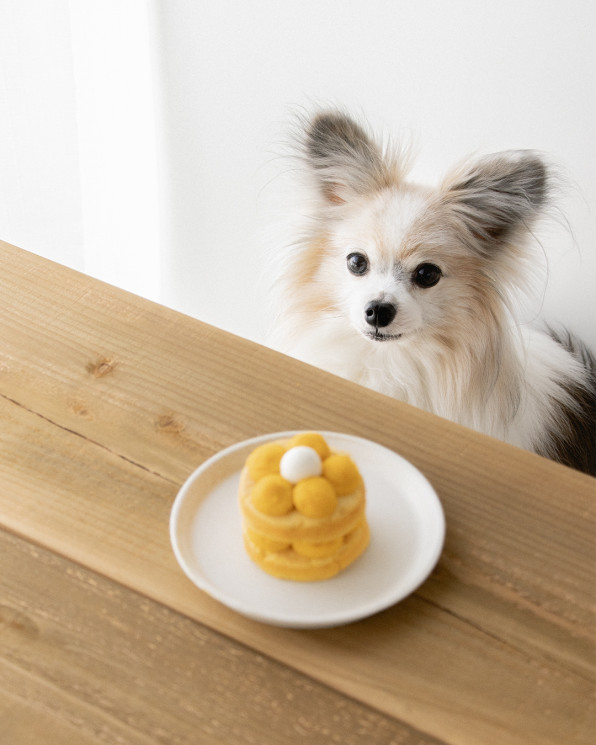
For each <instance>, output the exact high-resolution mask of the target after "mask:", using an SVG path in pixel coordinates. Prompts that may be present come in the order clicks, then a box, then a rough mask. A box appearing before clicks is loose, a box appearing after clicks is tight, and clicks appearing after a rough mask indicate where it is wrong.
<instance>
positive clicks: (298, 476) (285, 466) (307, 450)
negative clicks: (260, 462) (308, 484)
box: [279, 445, 323, 484]
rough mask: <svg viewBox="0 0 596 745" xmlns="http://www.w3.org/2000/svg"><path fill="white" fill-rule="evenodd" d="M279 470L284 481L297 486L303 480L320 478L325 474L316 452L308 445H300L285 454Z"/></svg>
mask: <svg viewBox="0 0 596 745" xmlns="http://www.w3.org/2000/svg"><path fill="white" fill-rule="evenodd" d="M279 470H280V472H281V475H282V476H283V477H284V479H287V480H288V481H291V482H292V484H297V483H298V482H299V481H301V480H302V479H308V478H310V477H311V476H320V475H321V474H322V473H323V464H322V462H321V458H320V456H319V454H318V453H317V451H316V450H313V448H311V447H309V446H308V445H298V446H297V447H292V448H290V449H289V450H288V451H287V452H286V453H284V455H283V456H282V459H281V461H280V464H279Z"/></svg>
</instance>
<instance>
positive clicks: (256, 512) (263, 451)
mask: <svg viewBox="0 0 596 745" xmlns="http://www.w3.org/2000/svg"><path fill="white" fill-rule="evenodd" d="M239 499H240V510H241V512H242V519H243V538H244V545H245V547H246V550H247V552H248V555H249V556H250V557H251V559H252V560H253V561H254V562H256V563H257V564H258V565H259V566H260V567H261V568H262V569H263V570H265V571H266V572H267V573H268V574H271V575H273V576H274V577H279V578H281V579H291V580H298V581H315V580H323V579H329V578H330V577H333V576H334V575H336V574H337V573H338V572H340V571H341V570H342V569H345V568H346V567H347V566H348V565H349V564H351V563H352V562H353V561H354V560H355V559H356V558H357V557H358V556H360V555H361V554H362V553H363V552H364V550H365V549H366V547H367V546H368V543H369V540H370V532H369V528H368V523H367V521H366V515H365V504H366V501H365V488H364V482H363V481H362V477H361V475H360V473H359V471H358V468H357V466H356V465H355V463H354V462H353V460H352V459H351V457H350V456H349V455H347V454H346V453H339V452H335V451H332V450H331V449H330V448H329V446H328V444H327V442H326V441H325V439H324V437H323V436H322V435H320V434H318V433H316V432H304V433H300V434H298V435H295V436H294V437H292V438H290V439H287V440H278V441H275V442H269V443H266V444H264V445H261V446H259V447H258V448H256V449H255V450H254V451H253V452H252V453H251V454H250V455H249V457H248V458H247V460H246V464H245V466H244V468H243V469H242V474H241V477H240V488H239Z"/></svg>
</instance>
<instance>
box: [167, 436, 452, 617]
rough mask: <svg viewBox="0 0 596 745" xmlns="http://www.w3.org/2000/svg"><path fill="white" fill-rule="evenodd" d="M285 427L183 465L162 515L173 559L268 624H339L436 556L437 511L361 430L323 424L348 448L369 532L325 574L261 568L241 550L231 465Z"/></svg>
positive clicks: (428, 494)
mask: <svg viewBox="0 0 596 745" xmlns="http://www.w3.org/2000/svg"><path fill="white" fill-rule="evenodd" d="M294 434H296V433H295V432H278V433H273V434H268V435H264V436H263V437H257V438H254V439H252V440H246V441H245V442H241V443H238V444H237V445H234V446H232V447H230V448H227V449H226V450H222V451H221V452H220V453H218V454H217V455H215V456H214V457H213V458H210V459H209V460H208V461H206V462H205V463H203V465H201V466H200V468H198V469H197V470H196V471H195V472H194V473H193V474H191V476H190V477H189V478H188V479H187V480H186V482H185V483H184V485H183V486H182V488H181V489H180V491H179V493H178V495H177V497H176V500H175V502H174V506H173V508H172V513H171V517H170V538H171V541H172V546H173V548H174V553H175V555H176V558H177V560H178V562H179V563H180V566H181V567H182V569H183V570H184V572H185V573H186V574H187V576H188V577H189V578H190V579H191V580H192V581H193V582H194V583H195V585H197V587H199V588H200V589H201V590H204V591H205V592H207V593H208V594H209V595H211V596H212V597H214V598H215V599H216V600H219V601H220V602H221V603H223V604H224V605H227V606H228V607H230V608H232V609H234V610H235V611H237V612H238V613H242V614H243V615H245V616H248V617H250V618H253V619H256V620H257V621H262V622H265V623H270V624H274V625H277V626H288V627H292V628H322V627H328V626H338V625H341V624H344V623H349V622H351V621H355V620H357V619H360V618H364V617H366V616H369V615H371V614H373V613H376V612H378V611H381V610H383V609H385V608H387V607H389V606H390V605H393V604H394V603H397V602H398V601H400V600H402V599H403V598H405V597H406V596H407V595H409V594H410V593H411V592H413V591H414V590H415V589H416V588H417V587H418V586H419V585H420V584H421V583H422V582H423V581H424V580H425V579H426V577H427V576H428V575H429V574H430V572H431V571H432V569H433V567H434V566H435V564H436V562H437V560H438V558H439V556H440V553H441V550H442V547H443V540H444V536H445V518H444V515H443V509H442V507H441V503H440V502H439V499H438V497H437V495H436V493H435V491H434V490H433V488H432V486H431V485H430V484H429V482H428V481H427V480H426V478H425V477H424V476H423V475H422V474H421V473H420V471H418V470H417V469H416V468H415V467H414V466H413V465H412V464H411V463H409V462H408V461H406V460H405V459H404V458H402V457H401V456H399V455H397V454H396V453H394V452H393V451H391V450H388V449H387V448H385V447H382V446H381V445H378V444H376V443H374V442H371V441H369V440H364V439H361V438H358V437H352V436H350V435H344V434H336V433H332V432H323V433H322V434H323V435H324V436H325V438H326V440H327V442H328V443H329V445H330V446H331V447H332V448H334V449H337V450H343V451H344V452H348V453H350V455H351V456H352V458H353V459H354V461H355V462H356V464H357V465H358V468H359V469H360V472H361V473H362V476H363V478H364V482H365V484H366V499H367V506H366V514H367V518H368V522H369V525H370V530H371V542H370V545H369V547H368V548H367V550H366V551H365V553H364V554H363V555H362V556H360V557H359V558H358V559H357V560H356V561H355V562H354V563H353V564H352V565H350V566H349V567H348V568H347V569H345V570H344V571H343V572H341V573H340V574H338V575H337V576H336V577H333V578H332V579H328V580H324V581H322V582H307V583H303V582H292V581H288V580H280V579H276V578H274V577H271V576H269V575H268V574H266V573H265V572H263V570H262V569H260V568H259V567H258V566H257V565H256V564H254V563H253V562H252V561H251V559H250V558H249V557H248V555H247V554H246V552H245V550H244V545H243V542H242V522H241V516H240V508H239V506H238V482H239V478H240V470H241V469H242V466H243V464H244V461H245V460H246V458H247V456H248V454H249V453H250V452H251V451H252V450H253V449H254V448H255V447H257V446H258V445H261V444H262V443H264V442H268V441H270V440H277V439H281V438H285V437H291V436H292V435H294Z"/></svg>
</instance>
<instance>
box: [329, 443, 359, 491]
mask: <svg viewBox="0 0 596 745" xmlns="http://www.w3.org/2000/svg"><path fill="white" fill-rule="evenodd" d="M323 476H325V478H326V479H328V480H329V481H330V482H331V483H332V484H333V486H334V487H335V491H336V492H337V494H338V496H340V497H343V496H345V495H346V494H351V492H353V491H354V489H356V488H357V487H358V484H359V483H360V473H359V472H358V468H357V467H356V464H355V463H354V461H353V460H352V459H351V458H350V456H349V455H340V454H339V453H337V454H335V455H330V456H329V457H328V458H326V459H325V461H324V463H323Z"/></svg>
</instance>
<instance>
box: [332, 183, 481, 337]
mask: <svg viewBox="0 0 596 745" xmlns="http://www.w3.org/2000/svg"><path fill="white" fill-rule="evenodd" d="M429 198H431V197H429V195H428V194H426V193H424V192H419V191H418V190H413V191H409V190H404V189H401V190H393V189H387V190H384V191H382V192H380V193H379V194H377V195H375V196H374V197H373V198H371V199H365V200H359V201H358V203H357V204H352V205H350V206H349V207H347V208H346V209H345V211H344V213H343V216H342V218H341V219H340V220H338V221H334V225H333V227H332V229H331V230H330V231H329V234H328V238H327V247H326V253H327V255H326V256H325V257H324V258H323V261H322V271H323V272H324V273H325V274H327V276H328V279H329V280H330V281H331V285H332V287H333V304H334V306H335V308H336V310H337V311H338V312H339V313H340V314H341V315H342V316H343V317H345V318H346V319H348V320H349V322H350V324H351V325H352V326H353V327H354V329H356V330H357V331H358V332H359V333H361V334H362V335H363V336H365V337H366V338H368V339H371V340H372V341H374V342H398V341H400V340H405V339H411V338H413V337H415V336H417V335H419V334H420V333H422V332H425V331H426V332H429V331H431V330H433V331H434V332H437V333H438V332H439V331H440V329H441V328H442V327H443V326H445V325H446V323H448V322H449V321H448V319H450V318H451V317H452V316H453V314H454V313H455V312H457V313H459V314H461V312H462V307H461V306H462V299H464V298H465V301H466V305H472V304H473V302H472V300H473V298H474V297H475V296H476V294H477V290H479V289H480V286H481V285H482V283H483V279H482V276H481V274H479V273H478V267H474V263H475V262H474V260H473V257H467V258H468V260H466V252H465V250H462V249H461V247H458V243H457V240H453V239H451V240H450V239H449V236H448V231H447V230H445V229H444V228H443V229H441V241H440V245H437V241H436V240H435V238H434V237H433V236H432V233H433V231H435V229H436V226H435V225H433V224H432V223H433V221H432V220H429V213H428V206H429ZM425 239H426V240H425ZM458 248H459V251H458ZM321 278H323V277H321Z"/></svg>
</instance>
